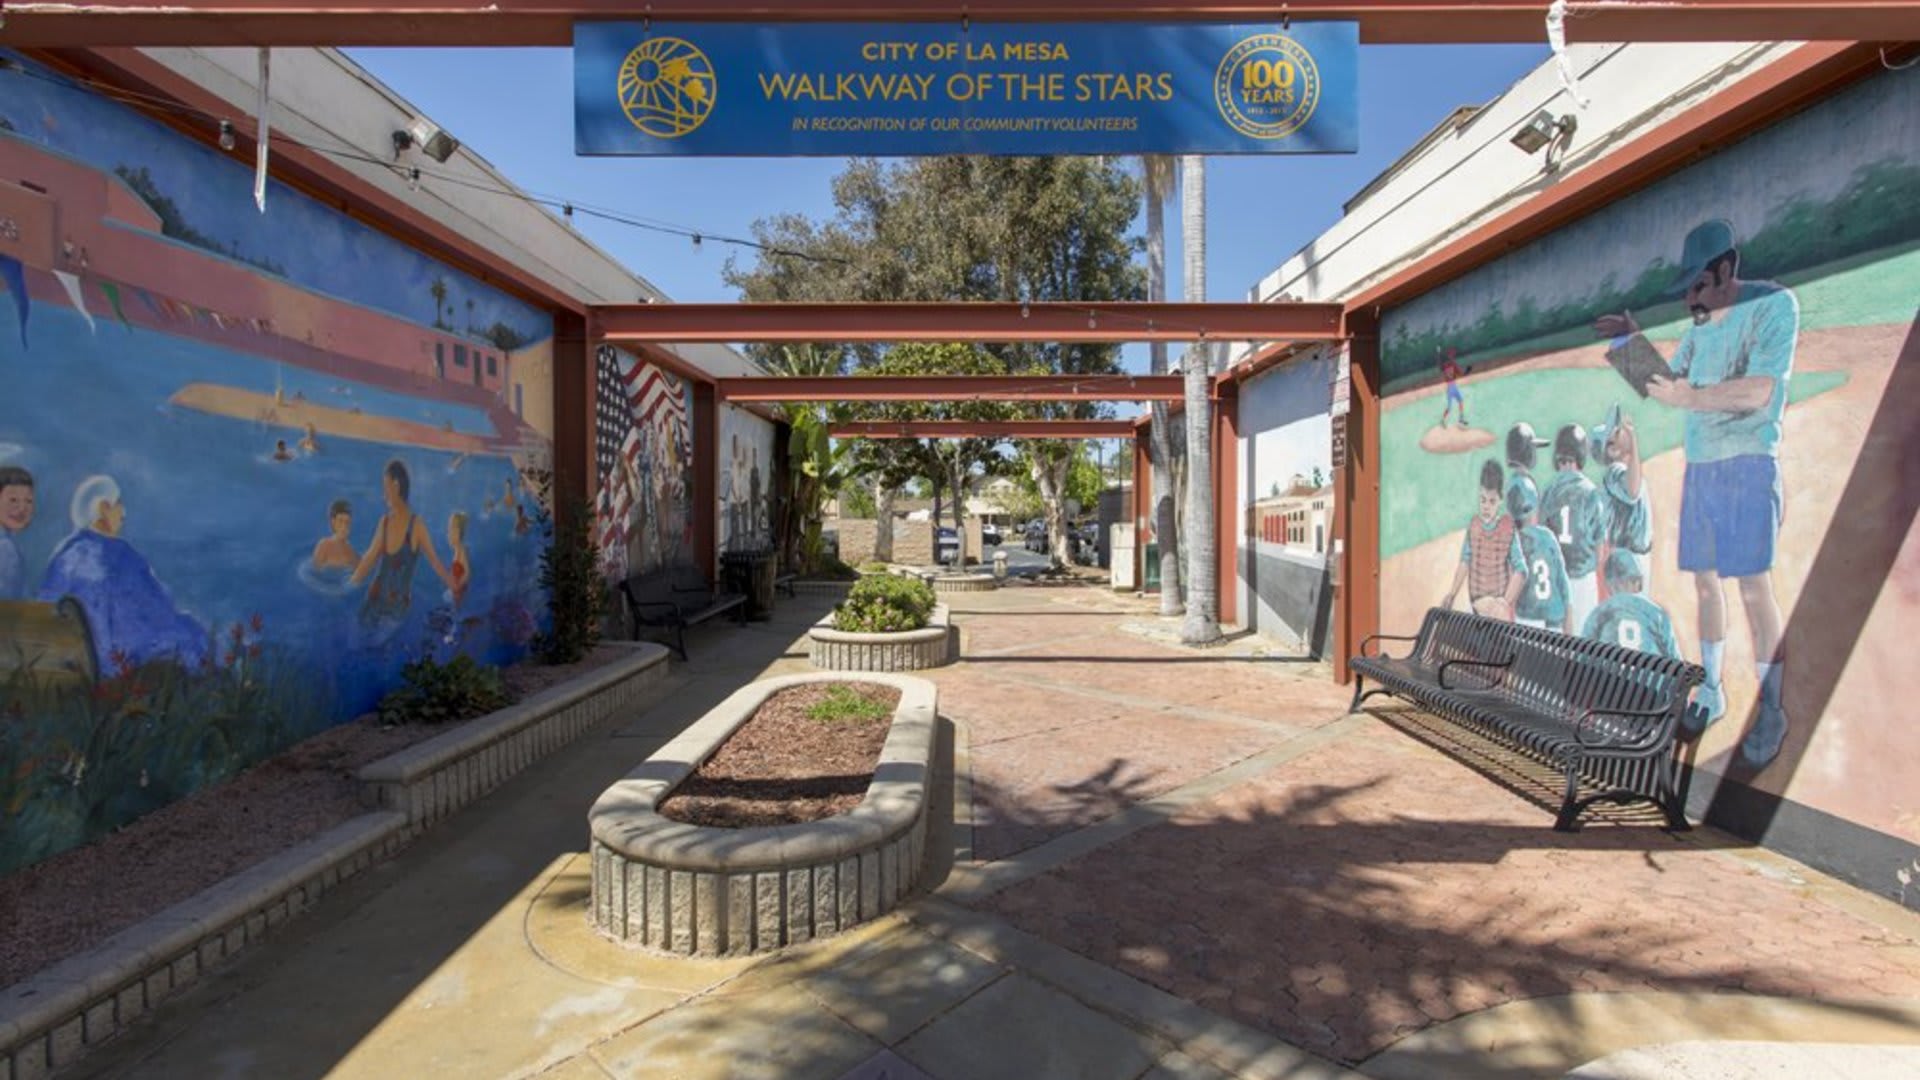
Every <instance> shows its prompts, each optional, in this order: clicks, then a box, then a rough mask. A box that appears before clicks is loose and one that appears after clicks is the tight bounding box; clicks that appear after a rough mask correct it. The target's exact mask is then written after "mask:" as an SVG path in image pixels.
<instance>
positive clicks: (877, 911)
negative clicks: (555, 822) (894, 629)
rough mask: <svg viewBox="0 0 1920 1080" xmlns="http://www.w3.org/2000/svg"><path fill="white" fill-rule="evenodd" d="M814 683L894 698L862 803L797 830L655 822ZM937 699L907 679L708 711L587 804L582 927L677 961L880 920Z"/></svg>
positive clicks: (903, 878)
mask: <svg viewBox="0 0 1920 1080" xmlns="http://www.w3.org/2000/svg"><path fill="white" fill-rule="evenodd" d="M821 682H872V683H881V684H883V685H887V686H893V687H896V688H898V689H899V690H900V704H899V705H898V706H897V707H896V708H895V710H894V714H893V727H892V730H891V731H890V732H889V733H888V735H887V741H886V744H885V745H884V746H883V747H881V750H880V761H879V764H878V765H877V766H876V767H875V769H874V774H873V782H872V783H871V784H870V785H869V786H868V788H867V795H866V798H865V799H864V800H863V801H862V802H861V803H860V805H859V806H857V807H855V808H854V809H853V810H851V811H849V812H848V813H845V814H841V815H838V816H836V817H831V818H827V819H825V820H823V821H814V822H807V823H805V824H800V825H778V826H764V827H760V828H749V829H723V828H708V827H702V826H698V825H688V824H685V823H683V822H678V821H672V820H669V819H667V818H665V817H662V816H661V815H660V813H659V812H658V808H659V805H660V802H661V800H663V799H665V798H666V796H667V794H668V793H669V792H671V791H672V790H673V789H674V787H675V786H676V785H678V784H679V783H680V782H681V781H682V780H684V779H686V778H687V777H688V776H690V775H692V774H693V772H694V770H695V769H697V768H699V766H700V764H701V762H704V761H705V760H706V759H707V758H708V757H709V756H710V755H712V753H713V752H714V750H716V749H718V748H719V746H720V744H721V743H723V742H725V741H726V739H727V736H729V735H731V734H732V733H733V731H734V729H735V728H737V727H739V726H740V725H741V724H742V723H744V722H745V721H746V719H747V718H748V717H749V716H751V715H753V711H754V710H755V709H757V708H759V706H760V704H761V703H762V702H764V701H765V700H766V699H767V698H768V697H770V696H772V695H773V694H774V693H775V692H776V691H779V690H784V689H786V688H787V687H790V686H800V685H805V684H808V683H821ZM936 704H937V691H936V690H935V688H934V686H933V684H932V683H930V682H927V681H926V680H924V679H918V678H914V677H912V676H907V675H886V674H858V675H851V676H849V675H840V674H819V675H787V676H782V677H779V678H773V679H765V680H762V681H760V682H755V683H750V684H748V685H747V686H745V687H742V688H741V689H740V690H738V691H736V692H735V693H734V694H733V695H732V696H730V697H728V698H727V699H726V700H725V701H723V702H721V703H720V704H719V705H717V706H715V707H714V708H713V709H712V710H711V711H710V712H708V713H707V714H706V715H705V716H703V717H701V718H700V719H699V720H697V721H695V722H694V723H693V724H692V725H691V726H689V727H688V728H687V729H686V730H685V731H683V732H681V734H680V735H678V736H676V737H675V738H674V739H673V740H672V741H671V742H669V743H667V745H666V746H664V747H661V748H660V750H659V751H658V752H657V753H655V754H654V755H653V756H652V757H649V758H648V759H647V760H646V761H644V762H642V763H641V764H640V766H639V767H638V768H636V769H635V770H634V771H633V772H631V773H629V774H627V776H626V777H625V778H624V779H622V780H620V781H619V782H618V783H616V784H614V785H613V786H612V787H610V788H608V789H607V790H606V792H605V793H603V794H602V795H601V796H600V798H599V799H598V800H597V801H596V802H595V803H594V804H593V809H592V810H591V811H590V812H589V813H588V815H587V822H588V827H589V830H590V832H591V833H592V837H593V844H592V860H593V896H592V902H591V910H590V916H591V918H592V920H593V923H594V926H595V927H596V928H597V929H598V930H599V931H600V932H601V933H602V934H605V935H606V936H608V937H611V938H613V939H614V940H616V941H621V942H625V943H627V944H632V945H645V946H649V947H651V948H655V949H659V950H662V951H665V952H672V953H679V954H682V955H702V956H711V955H719V954H728V955H743V954H746V953H756V952H767V951H770V950H773V949H777V948H780V947H782V946H784V945H791V944H795V943H797V942H801V941H808V940H811V939H813V938H815V937H825V936H827V935H829V934H834V933H838V932H839V931H842V930H846V929H849V928H851V927H853V926H857V925H859V924H860V923H863V922H867V921H869V920H872V919H874V918H876V917H878V916H880V915H882V914H884V913H886V912H888V911H891V910H892V909H893V908H894V907H895V906H897V905H898V904H899V902H900V899H901V898H902V897H903V896H905V895H907V894H908V893H909V892H910V891H911V890H912V887H913V884H914V881H915V879H916V878H917V876H918V874H919V869H920V863H921V855H922V853H923V851H924V849H925V844H926V831H927V782H928V777H929V774H930V771H931V768H932V761H933V746H934V738H935V728H936V723H937V709H936Z"/></svg>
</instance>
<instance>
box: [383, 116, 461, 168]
mask: <svg viewBox="0 0 1920 1080" xmlns="http://www.w3.org/2000/svg"><path fill="white" fill-rule="evenodd" d="M416 146H417V147H419V148H420V152H421V153H423V154H425V155H427V156H428V157H430V158H432V159H433V160H435V161H437V162H439V163H440V164H442V165H445V164H446V163H447V159H448V158H450V157H452V156H453V152H454V151H455V150H458V149H460V140H459V139H456V138H454V137H453V136H451V135H449V134H447V133H446V132H445V131H443V130H442V129H441V128H440V127H438V126H437V125H435V124H434V123H433V122H432V121H429V120H415V121H414V122H413V123H412V124H409V125H408V126H407V127H406V128H405V129H404V130H400V131H395V132H394V133H393V158H394V160H395V161H398V160H400V155H401V154H402V153H403V152H405V151H407V150H409V149H411V148H413V147H416Z"/></svg>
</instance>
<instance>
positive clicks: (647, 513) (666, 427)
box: [594, 345, 692, 577]
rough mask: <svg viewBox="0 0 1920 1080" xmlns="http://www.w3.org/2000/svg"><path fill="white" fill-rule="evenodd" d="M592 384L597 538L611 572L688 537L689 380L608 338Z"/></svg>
mask: <svg viewBox="0 0 1920 1080" xmlns="http://www.w3.org/2000/svg"><path fill="white" fill-rule="evenodd" d="M594 386H595V391H596V394H595V401H596V403H597V404H596V410H595V414H594V458H595V462H596V464H597V465H598V466H599V476H600V493H599V498H598V500H597V505H596V507H595V517H596V519H597V520H598V523H599V538H598V539H599V545H600V551H601V554H602V556H603V557H604V559H605V565H606V568H607V573H608V575H609V576H612V577H624V576H626V575H627V574H629V573H635V572H640V571H645V570H651V569H654V568H655V567H657V566H659V565H661V564H662V563H664V562H665V561H667V559H668V558H670V557H672V556H673V555H674V554H675V553H676V552H677V551H678V550H679V549H680V548H681V547H682V546H683V545H690V544H691V540H692V538H691V535H690V533H691V530H690V528H689V527H688V526H689V523H690V521H691V518H690V517H689V507H688V505H687V496H688V477H687V475H686V467H687V465H688V464H689V463H690V462H691V460H692V458H691V450H692V437H691V432H690V430H689V426H688V410H687V387H686V384H685V383H684V382H683V381H682V380H680V379H677V378H675V377H674V376H672V375H669V374H667V373H666V372H664V371H661V370H660V369H659V368H657V367H655V366H653V365H652V364H648V363H644V362H642V361H640V360H638V359H635V358H634V357H632V356H628V355H627V354H626V353H623V352H621V351H620V350H618V349H615V348H613V347H611V346H606V345H603V346H601V347H600V349H599V350H598V353H597V355H596V356H595V365H594Z"/></svg>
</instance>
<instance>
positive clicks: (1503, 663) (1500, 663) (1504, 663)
mask: <svg viewBox="0 0 1920 1080" xmlns="http://www.w3.org/2000/svg"><path fill="white" fill-rule="evenodd" d="M1455 664H1458V665H1460V666H1461V667H1485V668H1499V669H1501V670H1505V669H1507V668H1510V667H1512V666H1513V657H1511V656H1509V657H1507V658H1506V659H1505V660H1442V661H1440V689H1442V690H1452V689H1454V688H1453V687H1451V686H1448V685H1447V669H1448V668H1450V667H1453V666H1454V665H1455Z"/></svg>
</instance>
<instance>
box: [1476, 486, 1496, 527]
mask: <svg viewBox="0 0 1920 1080" xmlns="http://www.w3.org/2000/svg"><path fill="white" fill-rule="evenodd" d="M1500 503H1501V499H1500V493H1499V492H1497V491H1488V490H1486V489H1485V488H1482V489H1481V490H1480V520H1481V521H1484V522H1486V523H1487V524H1489V525H1491V524H1493V522H1494V519H1495V518H1497V517H1499V516H1500Z"/></svg>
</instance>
